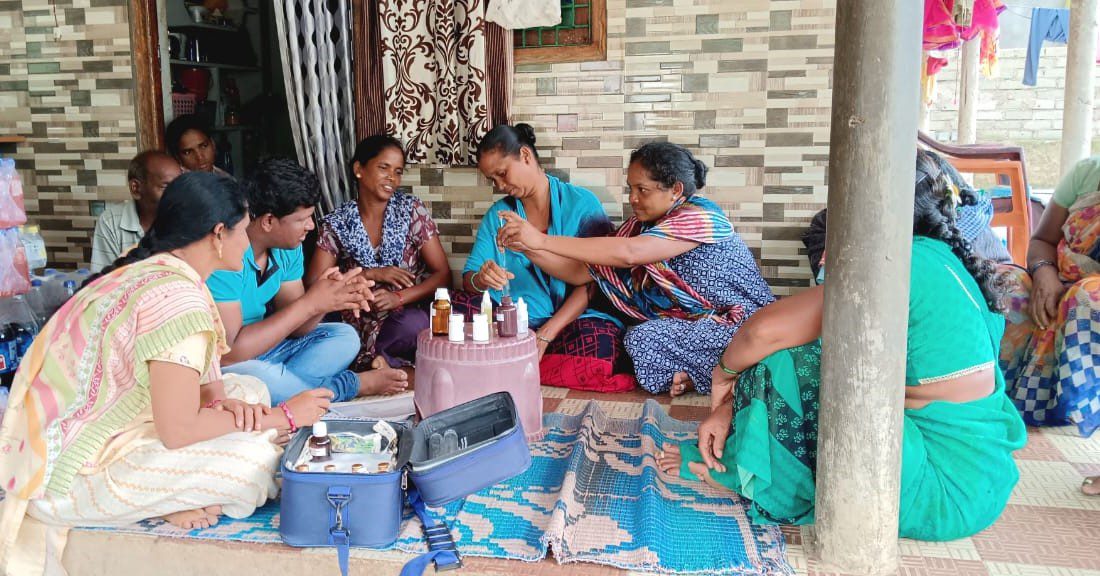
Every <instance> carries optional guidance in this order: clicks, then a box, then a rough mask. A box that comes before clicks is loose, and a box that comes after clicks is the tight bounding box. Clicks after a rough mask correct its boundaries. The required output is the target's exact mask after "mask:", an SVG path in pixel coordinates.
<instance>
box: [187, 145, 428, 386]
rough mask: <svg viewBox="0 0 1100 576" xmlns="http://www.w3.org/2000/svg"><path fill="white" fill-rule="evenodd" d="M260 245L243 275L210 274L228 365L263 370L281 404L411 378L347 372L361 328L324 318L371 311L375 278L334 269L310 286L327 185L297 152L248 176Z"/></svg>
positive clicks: (247, 258) (253, 243)
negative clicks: (312, 247)
mask: <svg viewBox="0 0 1100 576" xmlns="http://www.w3.org/2000/svg"><path fill="white" fill-rule="evenodd" d="M243 184H244V188H245V190H246V192H247V194H248V209H249V212H250V214H251V216H252V220H251V222H249V224H248V240H249V244H250V246H249V247H248V249H247V250H245V253H244V266H243V268H242V270H241V271H240V272H231V271H226V270H219V271H217V272H214V274H213V275H211V276H210V278H209V279H208V280H207V282H206V283H207V286H208V287H209V288H210V292H211V294H213V295H214V301H215V302H216V303H217V305H218V312H219V313H220V314H221V317H222V322H223V323H224V324H225V335H226V340H227V342H228V344H229V346H230V348H231V349H230V351H229V352H228V353H227V354H226V355H225V356H223V357H222V366H223V371H224V372H228V373H233V374H245V375H249V376H255V377H257V378H259V379H261V380H263V381H264V383H265V384H267V387H268V390H269V391H270V392H271V403H272V405H276V404H278V403H280V402H284V401H286V400H287V399H288V398H290V397H292V396H294V395H295V394H297V393H299V392H302V391H304V390H309V389H312V388H327V389H329V390H332V392H333V394H334V398H333V400H334V401H336V402H343V401H346V400H351V399H352V398H355V397H356V396H359V395H361V394H370V393H373V391H375V390H381V389H388V388H390V387H391V385H392V384H393V381H395V380H398V381H404V380H407V379H408V376H407V375H406V374H405V372H403V371H401V370H394V369H380V370H371V371H369V372H364V373H361V374H356V373H354V372H351V371H350V370H347V367H348V365H350V364H351V362H352V360H354V359H355V356H356V355H357V354H358V353H359V335H358V334H357V333H356V332H355V329H354V328H352V327H351V326H348V325H347V324H342V323H321V322H320V321H321V318H322V317H323V316H324V315H325V314H327V313H329V312H336V311H340V310H356V309H358V310H367V309H368V304H369V301H370V286H371V283H370V282H369V281H367V280H366V279H364V278H363V277H362V276H360V275H359V271H358V270H352V271H347V272H345V273H341V272H340V271H339V269H335V268H334V269H332V270H329V271H326V273H325V274H323V275H322V276H321V278H319V279H318V280H317V281H316V282H314V283H313V284H312V285H311V286H310V287H309V289H308V290H306V288H305V285H304V284H303V283H302V276H303V274H304V270H305V266H304V263H303V262H302V260H303V257H302V241H303V240H305V238H306V234H308V233H309V231H310V230H313V227H314V225H313V210H314V208H313V207H314V205H316V204H317V201H318V200H319V199H320V189H321V186H320V182H319V181H318V180H317V177H316V176H314V175H313V173H311V172H310V171H309V170H306V169H305V168H302V167H301V166H299V165H298V164H297V163H296V162H294V161H292V160H287V159H280V158H275V159H269V160H264V161H262V162H260V164H259V165H258V166H257V167H256V170H255V171H254V172H253V174H252V175H251V176H250V178H249V179H248V180H246V181H245V182H244V183H243Z"/></svg>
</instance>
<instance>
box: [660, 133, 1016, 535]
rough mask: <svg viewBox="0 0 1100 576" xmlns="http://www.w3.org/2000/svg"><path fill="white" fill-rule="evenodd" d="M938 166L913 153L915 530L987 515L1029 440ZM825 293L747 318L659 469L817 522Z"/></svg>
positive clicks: (768, 514)
mask: <svg viewBox="0 0 1100 576" xmlns="http://www.w3.org/2000/svg"><path fill="white" fill-rule="evenodd" d="M942 166H943V160H942V159H941V158H939V157H938V156H936V155H935V154H933V153H931V152H926V151H923V150H922V151H920V152H919V153H918V155H917V175H916V177H917V183H916V199H915V207H914V214H913V234H914V238H913V258H912V265H911V266H912V268H911V277H910V283H911V285H910V296H909V337H908V345H907V350H906V353H907V362H906V382H905V383H906V394H905V418H904V421H905V424H904V432H903V436H902V470H901V507H900V518H899V534H900V536H902V537H907V538H916V539H919V540H953V539H956V538H962V537H966V536H969V535H971V534H974V533H976V532H978V531H980V530H983V529H984V528H986V527H988V526H989V525H990V524H992V523H993V522H994V521H995V520H996V519H997V518H998V517H999V516H1000V514H1001V511H1002V510H1003V509H1004V506H1005V504H1006V503H1007V501H1008V497H1009V494H1010V493H1011V492H1012V489H1013V487H1014V486H1015V485H1016V481H1017V480H1018V479H1019V472H1018V471H1017V469H1016V464H1015V462H1014V461H1013V460H1012V452H1013V451H1015V450H1018V449H1020V448H1022V447H1023V446H1024V443H1025V441H1026V432H1025V428H1024V424H1023V420H1022V419H1021V417H1020V415H1019V413H1018V412H1017V411H1016V408H1015V407H1014V406H1013V404H1012V401H1011V400H1010V399H1009V398H1008V396H1006V395H1005V393H1004V378H1003V376H1002V374H1001V370H1000V368H999V366H998V365H997V361H996V360H997V357H998V352H999V345H1000V341H1001V336H1002V334H1003V333H1004V318H1003V316H1001V315H1000V314H999V308H1000V292H999V288H998V287H997V286H996V285H995V283H996V282H995V271H994V267H993V265H992V263H990V262H988V261H985V260H982V259H981V258H979V257H977V256H976V255H974V254H973V253H972V252H971V251H970V246H969V245H968V243H967V242H966V241H965V240H963V239H962V237H961V236H960V234H959V231H958V228H957V227H956V226H955V206H956V204H957V203H958V202H959V201H960V196H959V194H960V193H959V191H958V189H957V188H955V187H954V185H953V184H952V183H951V182H950V180H949V179H947V177H946V175H945V174H944V172H943V169H942ZM961 200H962V201H963V202H970V201H973V200H974V199H973V198H961ZM824 290H825V286H818V287H816V288H813V289H810V290H807V291H805V292H802V293H800V294H798V295H795V296H792V297H789V298H786V299H784V300H782V301H780V302H776V303H775V304H772V305H770V306H767V307H766V308H764V309H763V310H761V311H760V312H758V313H757V314H756V315H754V316H753V317H752V318H750V319H749V320H748V321H747V322H746V323H745V326H744V327H743V328H742V329H741V330H740V331H738V333H737V334H736V335H735V336H734V338H733V340H732V341H731V342H730V344H729V347H727V348H726V351H725V353H724V354H723V355H722V357H721V358H720V360H719V364H718V366H717V367H715V369H714V387H713V391H712V408H713V411H712V414H711V416H710V417H709V418H708V419H707V420H706V421H705V422H704V423H703V424H701V425H700V427H699V442H698V444H697V445H696V444H691V443H685V444H683V445H681V446H679V447H676V446H665V448H664V452H663V453H662V454H659V455H658V463H659V466H660V467H661V469H662V470H664V471H665V472H669V473H674V474H675V473H679V474H680V475H681V476H683V477H685V478H702V479H703V480H705V481H706V482H708V483H710V484H712V485H715V486H719V487H724V488H727V489H730V490H733V491H734V492H737V493H738V494H741V495H742V496H744V497H746V498H748V499H749V500H751V501H752V503H751V507H750V517H751V518H752V520H753V521H754V522H758V523H783V524H810V523H813V521H814V472H815V468H816V463H817V462H816V460H817V413H818V389H819V385H820V369H821V363H820V362H821V346H820V343H819V342H818V338H819V337H820V335H821V317H822V306H823V302H824ZM735 384H736V386H735ZM731 400H732V402H731Z"/></svg>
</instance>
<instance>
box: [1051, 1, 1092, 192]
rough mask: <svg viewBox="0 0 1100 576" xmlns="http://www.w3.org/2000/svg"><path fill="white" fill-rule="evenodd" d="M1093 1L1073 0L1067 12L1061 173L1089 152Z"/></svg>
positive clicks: (1090, 146) (1090, 143)
mask: <svg viewBox="0 0 1100 576" xmlns="http://www.w3.org/2000/svg"><path fill="white" fill-rule="evenodd" d="M1096 4H1097V0H1073V3H1072V4H1071V5H1070V9H1069V10H1070V11H1069V51H1068V55H1067V56H1066V95H1065V108H1064V111H1063V113H1062V163H1061V165H1060V168H1061V172H1062V174H1065V173H1066V172H1068V171H1069V169H1070V168H1072V167H1073V165H1074V164H1076V163H1077V161H1078V160H1081V159H1083V158H1086V157H1088V156H1089V155H1090V154H1091V153H1092V101H1093V85H1094V84H1095V82H1094V80H1093V72H1094V69H1095V67H1096Z"/></svg>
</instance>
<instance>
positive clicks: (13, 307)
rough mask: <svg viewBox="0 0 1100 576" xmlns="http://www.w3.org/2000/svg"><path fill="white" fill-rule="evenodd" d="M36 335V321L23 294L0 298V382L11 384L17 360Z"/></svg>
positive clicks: (27, 348) (21, 356) (17, 365)
mask: <svg viewBox="0 0 1100 576" xmlns="http://www.w3.org/2000/svg"><path fill="white" fill-rule="evenodd" d="M37 335H38V323H37V322H36V321H35V319H34V313H33V312H32V311H31V308H30V306H29V305H28V304H27V301H26V300H25V299H24V298H23V296H20V295H17V296H13V297H11V298H6V299H4V300H0V356H2V357H3V359H2V360H0V364H2V367H0V382H2V383H3V384H4V385H8V386H10V385H11V381H12V379H13V378H14V377H15V371H16V369H17V368H18V367H19V362H20V360H21V359H22V358H23V355H25V354H26V353H27V350H29V349H30V347H31V342H33V341H34V337H35V336H37Z"/></svg>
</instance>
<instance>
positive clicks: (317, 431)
mask: <svg viewBox="0 0 1100 576" xmlns="http://www.w3.org/2000/svg"><path fill="white" fill-rule="evenodd" d="M313 435H314V436H328V423H327V422H325V421H324V420H321V421H319V422H314V423H313Z"/></svg>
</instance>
